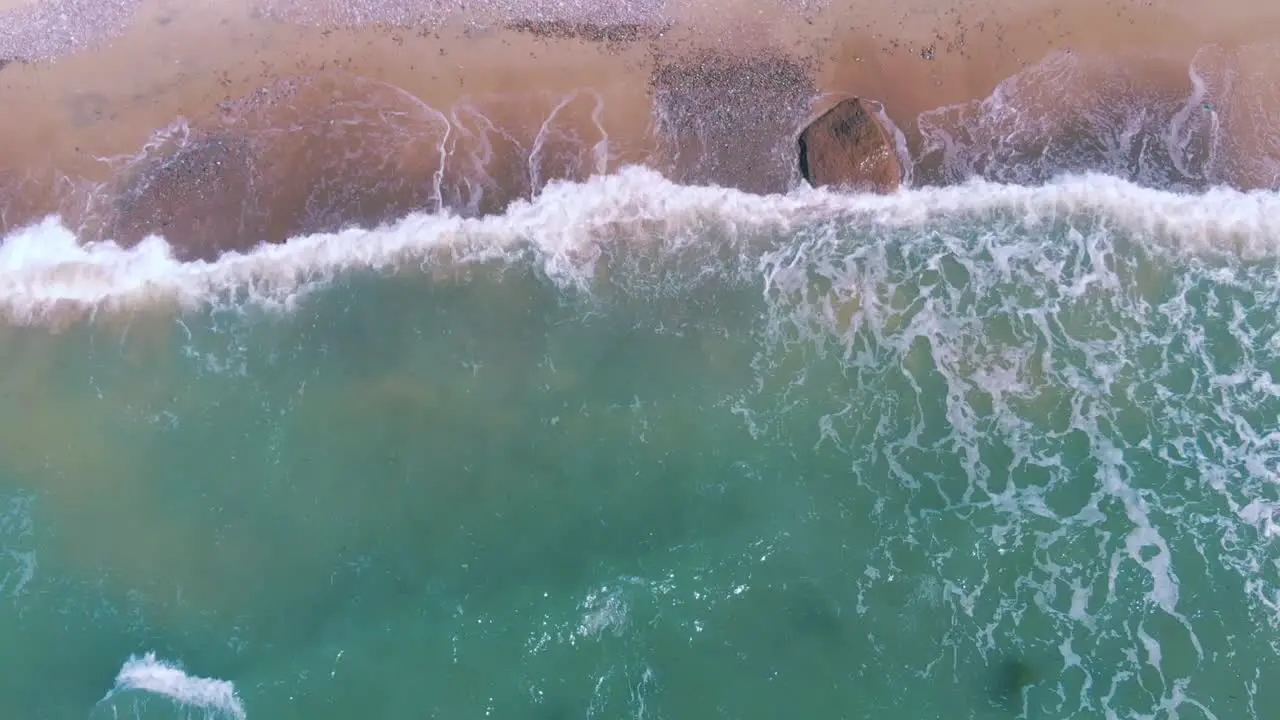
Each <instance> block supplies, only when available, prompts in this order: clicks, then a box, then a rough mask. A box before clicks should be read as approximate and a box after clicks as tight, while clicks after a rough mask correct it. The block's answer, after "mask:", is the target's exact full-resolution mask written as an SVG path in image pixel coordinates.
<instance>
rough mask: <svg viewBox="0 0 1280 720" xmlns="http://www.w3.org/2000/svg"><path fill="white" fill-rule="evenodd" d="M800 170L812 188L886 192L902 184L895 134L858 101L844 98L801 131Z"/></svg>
mask: <svg viewBox="0 0 1280 720" xmlns="http://www.w3.org/2000/svg"><path fill="white" fill-rule="evenodd" d="M799 145H800V148H799V149H800V174H801V175H803V176H804V179H805V180H808V181H809V183H810V184H811V185H813V186H815V187H821V186H823V185H841V186H846V187H851V188H856V189H860V190H871V191H874V192H880V193H889V192H893V191H894V190H897V189H898V186H899V185H900V184H901V183H902V168H901V167H900V166H899V164H898V155H897V152H896V151H895V149H894V143H893V138H892V136H891V135H890V133H889V131H888V129H887V128H885V127H884V126H883V125H882V124H881V123H880V121H879V120H877V119H876V117H875V116H874V115H872V114H871V113H869V112H867V108H866V106H865V105H864V104H863V102H862V100H860V99H858V98H853V99H850V100H843V101H841V102H840V103H839V104H838V105H836V106H835V107H833V108H831V109H830V110H828V111H827V112H825V113H823V114H822V115H821V116H820V117H819V118H818V119H817V120H814V121H813V122H812V123H810V124H809V126H808V127H806V128H805V129H804V131H803V132H801V133H800V143H799Z"/></svg>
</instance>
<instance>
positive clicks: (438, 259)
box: [0, 167, 1280, 324]
mask: <svg viewBox="0 0 1280 720" xmlns="http://www.w3.org/2000/svg"><path fill="white" fill-rule="evenodd" d="M993 214H998V215H1000V216H1002V217H1004V218H1006V219H1011V220H1015V221H1017V222H1021V223H1024V224H1025V225H1027V226H1030V227H1034V226H1038V225H1041V224H1044V223H1052V222H1071V220H1072V219H1073V218H1075V217H1084V216H1088V217H1090V218H1101V219H1102V221H1103V223H1104V225H1105V226H1107V227H1108V228H1111V229H1116V230H1121V231H1125V232H1128V233H1131V234H1133V235H1136V236H1140V237H1142V238H1143V239H1144V241H1148V242H1151V243H1155V244H1156V245H1158V246H1163V247H1164V248H1166V249H1168V250H1170V251H1175V252H1185V253H1193V254H1217V255H1223V254H1225V255H1229V256H1236V257H1242V258H1246V259H1261V258H1267V257H1272V256H1274V255H1276V253H1277V250H1278V249H1280V193H1277V192H1275V191H1264V190H1255V191H1249V192H1241V191H1236V190H1232V189H1227V188H1215V189H1212V190H1209V191H1207V192H1205V193H1201V194H1178V193H1172V192H1166V191H1160V190H1154V189H1150V188H1145V187H1141V186H1138V185H1135V184H1133V183H1129V182H1126V181H1125V180H1122V179H1119V178H1115V177H1111V176H1106V175H1097V174H1090V175H1078V176H1067V177H1063V178H1060V179H1058V180H1056V181H1054V182H1051V183H1048V184H1045V185H1040V186H1021V185H1006V184H998V183H992V182H988V181H983V180H972V181H970V182H967V183H964V184H961V185H957V186H951V187H944V188H920V189H910V190H903V191H900V192H898V193H895V194H892V195H886V196H880V195H864V194H841V193H837V192H832V191H828V190H825V189H818V190H812V189H799V190H795V191H792V192H790V193H786V194H774V195H766V196H760V195H753V194H750V193H744V192H740V191H736V190H732V189H726V188H719V187H711V186H686V185H679V184H676V183H673V182H671V181H669V180H667V179H666V178H664V177H663V176H662V175H661V174H659V173H657V172H655V171H653V170H649V169H646V168H642V167H629V168H626V169H624V170H622V171H621V172H618V173H616V174H611V175H601V176H596V177H594V178H592V179H591V180H589V181H587V182H585V183H567V182H562V183H553V184H551V185H550V186H548V187H547V188H546V189H545V190H544V191H543V192H542V193H541V194H540V195H538V196H537V197H536V198H534V199H532V200H526V201H520V202H517V203H515V204H513V205H512V206H511V207H509V208H508V210H507V211H506V212H505V213H503V214H501V215H492V216H487V217H481V218H463V217H459V216H455V215H448V214H423V213H415V214H410V215H408V216H406V217H404V218H402V219H401V220H399V221H396V222H394V223H391V224H388V225H385V226H382V227H378V228H372V229H364V228H350V229H346V230H342V231H339V232H333V233H319V234H314V235H307V236H301V237H296V238H293V239H291V240H289V241H288V242H285V243H282V244H278V245H261V246H259V247H258V248H256V249H254V250H252V251H249V252H247V253H237V252H231V253H227V254H225V255H223V256H222V257H221V258H219V259H218V260H216V261H213V262H206V261H193V262H180V261H178V260H176V259H175V257H174V255H173V253H172V252H171V246H170V244H169V242H167V241H166V240H165V239H164V238H161V237H156V236H152V237H148V238H146V239H145V240H144V241H143V242H142V243H140V244H138V245H136V246H134V247H131V248H128V249H125V248H122V247H120V246H118V245H117V244H115V243H112V242H97V243H82V242H80V240H79V239H78V238H77V236H76V233H75V232H74V231H73V230H72V229H70V228H68V227H67V226H66V225H65V224H64V223H63V222H62V220H61V219H60V218H58V217H56V216H50V217H48V218H46V219H44V220H43V221H41V222H39V223H37V224H35V225H31V226H28V227H25V228H22V229H19V230H17V231H15V232H13V233H11V234H10V235H9V236H7V237H6V238H5V239H4V240H3V243H2V244H0V312H3V314H4V315H5V316H6V317H7V318H8V319H9V320H10V321H11V322H17V323H20V324H36V323H40V322H42V321H45V320H49V319H50V318H53V317H65V316H66V315H67V314H73V315H75V314H85V313H92V312H94V311H99V310H106V311H111V310H123V309H131V308H137V307H139V306H147V305H153V304H164V303H170V304H176V305H178V306H180V307H182V308H194V307H200V306H202V305H206V304H209V303H216V302H219V301H221V300H225V299H227V298H228V297H231V298H238V299H243V298H249V299H251V300H253V301H257V302H260V303H263V304H264V305H273V306H277V307H281V308H284V309H288V308H289V307H290V306H291V305H292V304H293V303H294V302H295V301H296V300H297V299H298V298H299V297H301V296H302V295H303V294H305V293H306V291H307V290H309V289H311V288H314V287H316V286H317V285H320V284H323V283H325V282H326V281H328V280H331V279H332V278H333V277H334V276H335V275H336V274H338V273H341V272H344V271H349V270H356V269H373V270H380V271H390V270H395V269H398V268H413V267H421V268H423V269H428V268H430V267H434V266H440V265H463V264H468V263H474V262H485V261H495V260H499V261H500V260H503V259H510V258H514V257H516V256H521V257H527V253H528V252H529V251H532V253H533V255H534V257H536V258H537V260H538V261H539V262H540V264H541V265H542V266H543V267H544V269H545V271H546V272H547V273H548V275H549V276H551V277H552V278H553V279H555V280H557V281H558V282H565V283H571V284H575V283H576V284H589V279H590V276H591V272H592V270H593V269H594V267H595V261H596V260H597V259H598V258H599V256H600V254H601V247H602V245H603V244H605V243H618V242H627V243H659V244H667V245H674V244H681V243H685V242H690V241H694V240H696V239H698V238H705V237H706V236H707V233H706V231H707V230H708V229H713V230H716V231H717V232H716V233H715V234H716V235H719V236H721V237H727V238H729V239H731V240H734V241H738V242H743V241H749V240H750V239H751V238H753V237H759V236H762V235H766V234H767V235H769V236H770V237H777V235H778V234H779V233H789V232H795V231H797V230H800V229H803V228H804V227H805V226H806V225H811V224H814V223H822V222H832V221H835V222H839V223H841V224H848V225H853V226H864V227H867V228H868V229H874V228H876V227H882V228H909V227H913V226H924V225H926V224H928V223H937V222H949V221H953V220H961V221H962V220H965V219H970V220H972V219H981V218H983V217H986V216H990V215H993ZM175 241H178V242H180V239H175ZM701 241H704V242H705V240H701Z"/></svg>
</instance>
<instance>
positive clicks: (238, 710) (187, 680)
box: [103, 653, 247, 720]
mask: <svg viewBox="0 0 1280 720" xmlns="http://www.w3.org/2000/svg"><path fill="white" fill-rule="evenodd" d="M129 691H141V692H146V693H152V694H155V695H163V696H165V697H167V698H170V699H172V700H173V701H175V702H177V703H179V704H181V705H183V706H185V707H188V708H196V709H201V710H206V711H209V712H215V713H218V714H220V715H222V716H223V717H227V718H235V719H236V720H244V718H245V717H247V716H246V715H245V710H244V704H243V703H242V702H241V701H240V698H239V696H237V695H236V688H235V685H233V684H232V683H231V682H229V681H227V680H218V679H216V678H202V677H195V676H193V675H188V674H187V673H186V672H184V671H183V670H182V668H180V667H178V666H177V665H175V664H173V663H169V662H165V661H163V660H159V659H157V658H156V655H155V653H147V654H146V655H143V656H142V657H138V656H130V658H129V659H128V660H126V661H125V663H124V665H123V666H121V668H120V672H119V673H117V674H116V684H115V687H113V688H112V689H111V691H110V692H108V693H107V694H106V696H105V697H103V701H106V700H109V699H111V698H112V697H114V696H116V695H118V694H120V693H124V692H129Z"/></svg>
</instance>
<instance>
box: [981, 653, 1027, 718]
mask: <svg viewBox="0 0 1280 720" xmlns="http://www.w3.org/2000/svg"><path fill="white" fill-rule="evenodd" d="M1035 682H1036V677H1035V670H1034V669H1033V668H1032V667H1031V664H1030V663H1028V662H1027V661H1025V660H1022V659H1020V658H1013V657H1007V658H1003V659H1001V660H1000V661H999V662H998V663H997V664H996V666H995V668H994V673H993V675H992V678H991V699H992V702H993V703H995V704H996V705H998V706H1000V707H1002V708H1004V709H1006V710H1010V711H1016V710H1018V709H1019V708H1020V707H1021V705H1022V692H1023V690H1024V689H1026V688H1027V687H1029V686H1031V685H1034V684H1035Z"/></svg>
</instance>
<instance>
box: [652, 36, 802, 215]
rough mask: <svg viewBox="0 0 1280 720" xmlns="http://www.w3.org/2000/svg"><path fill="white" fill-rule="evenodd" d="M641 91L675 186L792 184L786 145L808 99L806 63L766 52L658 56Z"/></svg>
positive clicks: (779, 187)
mask: <svg viewBox="0 0 1280 720" xmlns="http://www.w3.org/2000/svg"><path fill="white" fill-rule="evenodd" d="M649 84H650V90H651V92H652V93H653V98H654V113H655V115H656V121H657V127H658V132H659V133H660V135H661V136H662V139H663V142H664V143H665V144H666V145H667V152H668V153H669V154H670V155H671V158H670V162H671V163H672V165H674V179H675V180H677V181H678V182H682V183H687V184H714V185H721V186H724V187H733V188H737V189H739V190H744V191H747V192H755V193H772V192H784V191H786V190H787V189H788V188H789V187H790V186H791V185H792V183H793V180H794V178H795V169H794V168H795V165H794V159H793V157H792V151H791V142H790V140H789V138H791V137H793V136H794V133H795V127H796V125H797V124H798V123H799V122H801V121H802V120H803V118H804V115H805V113H806V112H807V111H808V108H809V105H810V103H811V102H812V99H813V97H814V96H815V94H816V90H815V86H814V81H813V78H812V74H811V72H810V68H809V67H808V65H807V64H806V63H804V62H802V61H801V60H799V59H797V58H794V57H789V56H785V55H781V54H773V53H768V52H764V53H756V54H753V55H751V56H739V55H731V54H725V53H717V52H711V51H706V52H700V53H695V54H691V55H688V56H682V57H674V58H671V57H667V58H664V57H659V58H657V62H656V64H655V68H654V71H653V73H652V75H651V77H650V80H649Z"/></svg>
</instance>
